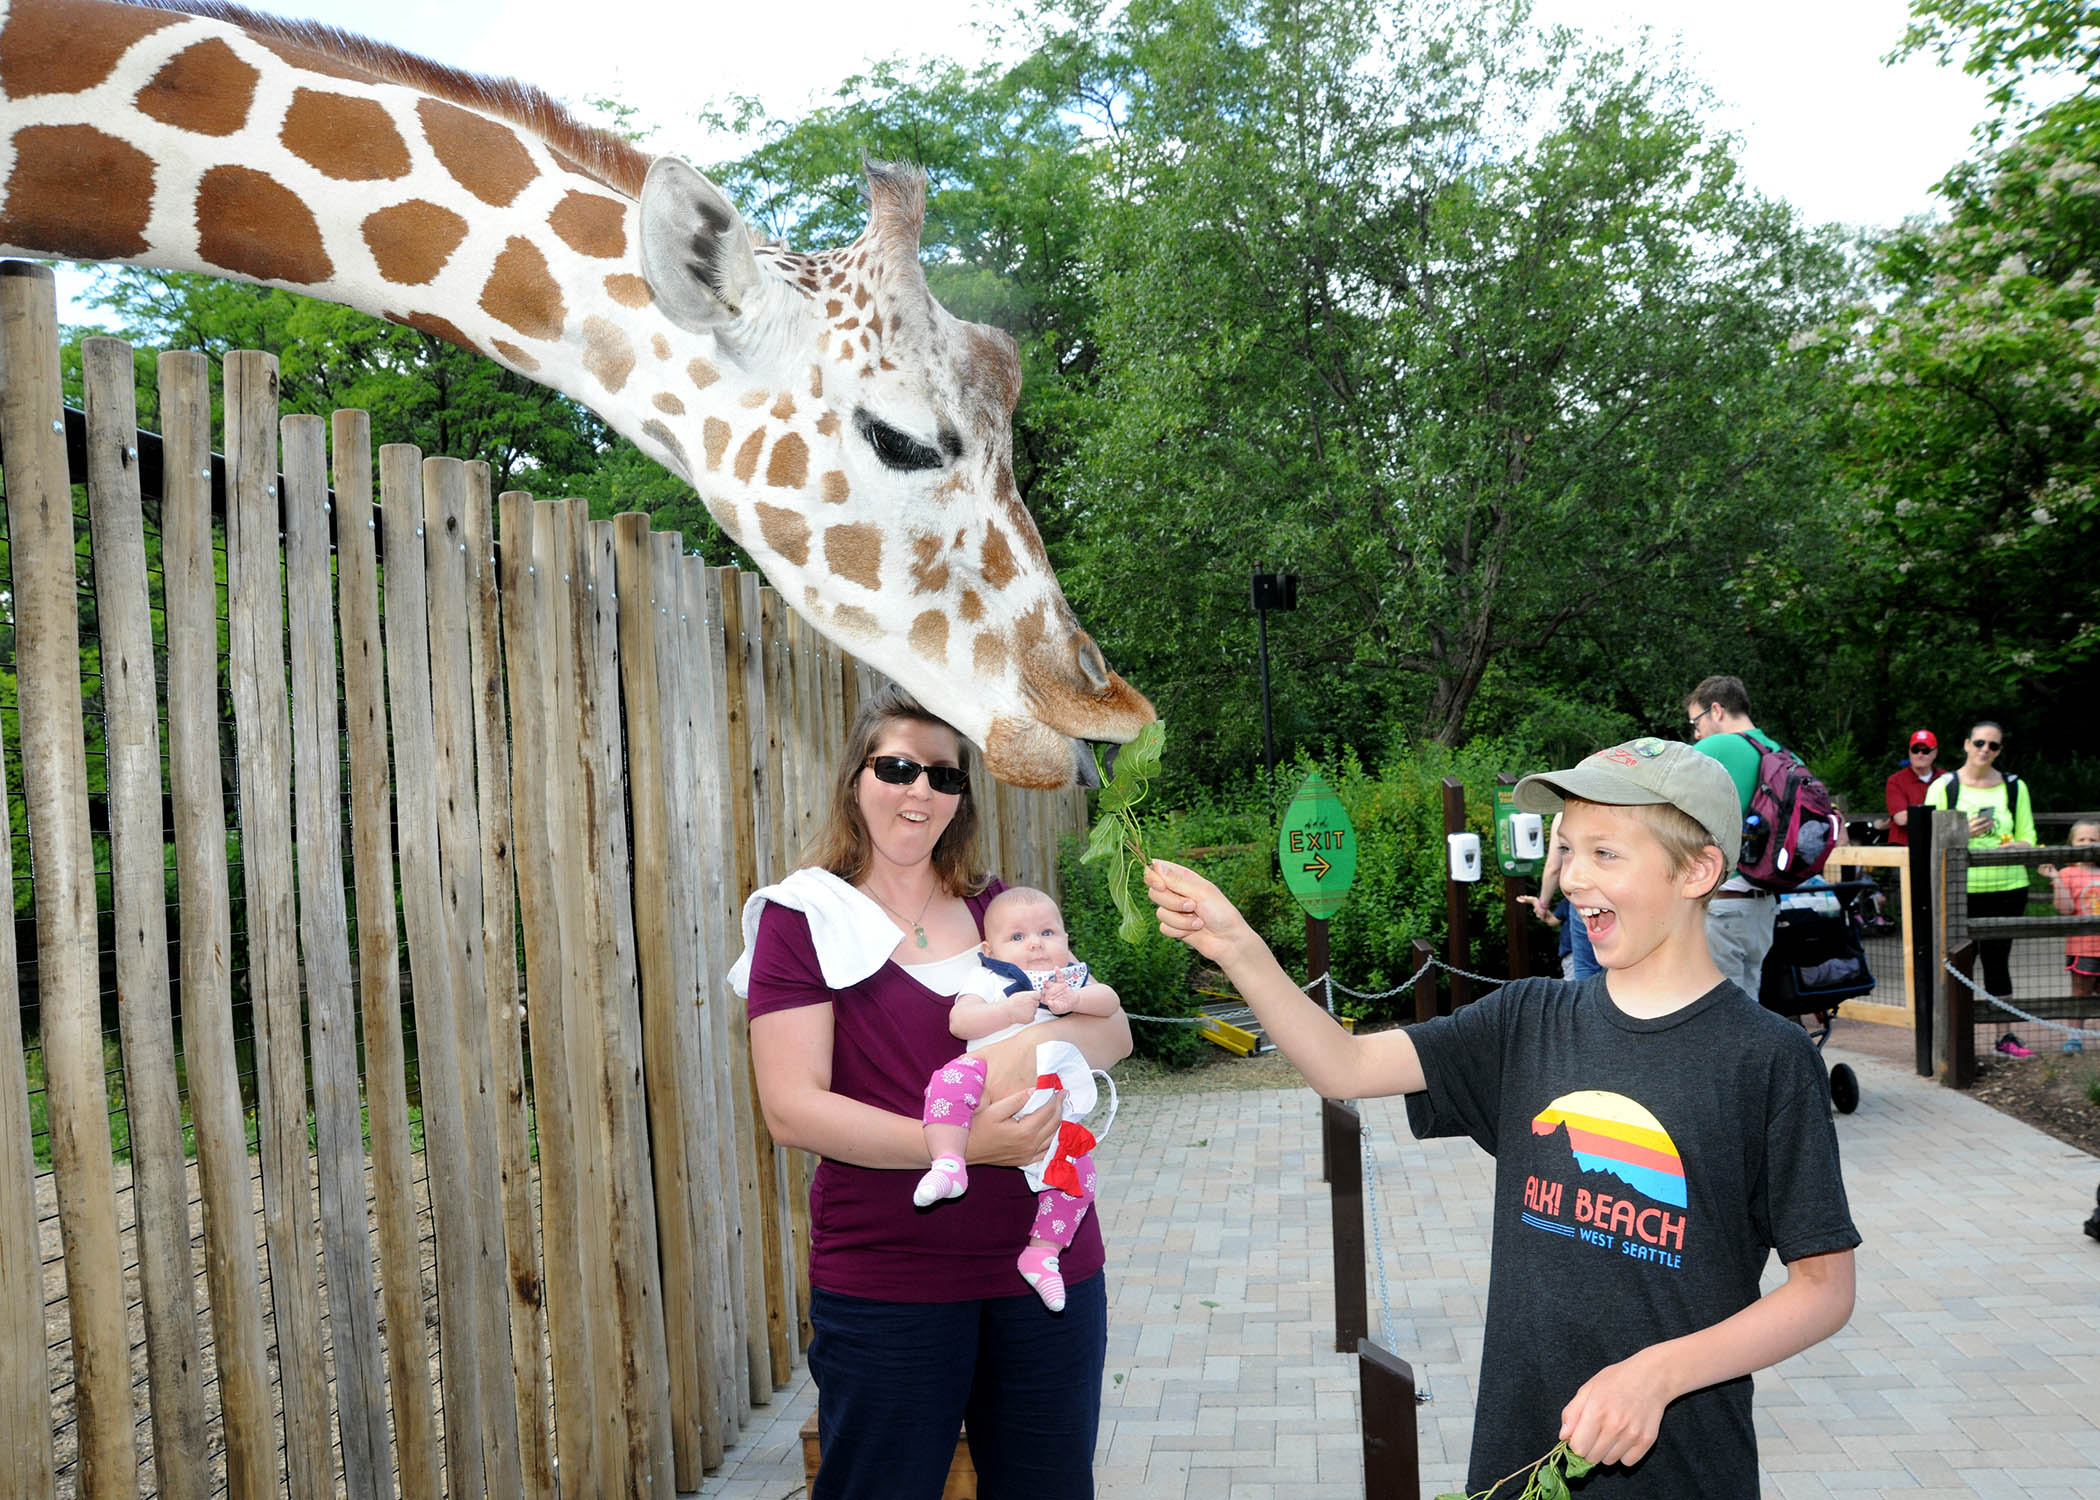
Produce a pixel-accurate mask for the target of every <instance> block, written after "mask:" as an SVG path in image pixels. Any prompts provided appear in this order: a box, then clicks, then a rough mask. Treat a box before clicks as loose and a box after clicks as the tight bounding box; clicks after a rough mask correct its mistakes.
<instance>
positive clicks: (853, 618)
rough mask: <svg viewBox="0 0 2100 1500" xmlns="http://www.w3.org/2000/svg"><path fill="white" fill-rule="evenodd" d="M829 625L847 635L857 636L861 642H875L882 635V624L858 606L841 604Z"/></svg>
mask: <svg viewBox="0 0 2100 1500" xmlns="http://www.w3.org/2000/svg"><path fill="white" fill-rule="evenodd" d="M831 623H832V624H834V625H836V626H837V627H838V628H839V629H840V630H842V631H844V632H845V633H846V634H847V635H852V636H859V637H860V638H861V639H863V640H870V641H872V640H876V639H878V638H879V637H880V636H881V635H882V622H881V621H879V620H877V619H876V618H875V617H874V616H873V615H871V614H869V613H868V612H867V611H866V610H864V609H862V608H861V607H860V606H859V605H858V604H841V605H840V606H839V607H838V611H837V613H835V614H833V615H832V617H831Z"/></svg>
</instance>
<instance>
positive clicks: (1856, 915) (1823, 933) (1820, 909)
mask: <svg viewBox="0 0 2100 1500" xmlns="http://www.w3.org/2000/svg"><path fill="white" fill-rule="evenodd" d="M1874 889H1875V887H1874V882H1873V881H1871V880H1841V881H1838V882H1837V883H1836V884H1832V883H1830V882H1829V881H1825V880H1822V879H1815V880H1810V881H1807V882H1805V883H1803V884H1802V885H1801V886H1800V888H1799V889H1797V890H1792V891H1788V892H1786V893H1785V894H1784V895H1782V896H1780V898H1779V912H1778V916H1777V918H1776V919H1775V920H1774V922H1773V927H1772V951H1771V952H1769V953H1767V954H1766V955H1765V968H1764V973H1763V974H1762V975H1761V976H1760V983H1759V991H1758V997H1757V998H1758V1001H1759V1003H1760V1004H1762V1005H1763V1006H1764V1008H1765V1009H1766V1010H1770V1011H1777V1012H1778V1013H1779V1014H1780V1015H1782V1016H1793V1017H1796V1018H1800V1017H1804V1016H1808V1017H1813V1018H1814V1021H1815V1024H1814V1025H1813V1026H1810V1027H1809V1032H1808V1036H1809V1040H1810V1041H1812V1042H1814V1043H1815V1044H1816V1051H1817V1052H1819V1053H1820V1052H1821V1051H1822V1050H1823V1043H1824V1042H1825V1041H1826V1040H1827V1039H1828V1038H1829V1036H1830V1023H1831V1020H1832V1018H1833V1017H1835V1016H1836V1015H1837V1008H1838V1004H1839V1002H1841V1001H1844V1000H1849V999H1852V998H1854V997H1855V996H1859V995H1865V994H1869V993H1871V992H1872V991H1873V988H1874V976H1873V974H1872V973H1871V972H1870V971H1869V970H1868V968H1867V955H1866V950H1865V949H1864V948H1862V947H1861V946H1860V941H1859V924H1860V922H1861V921H1862V920H1863V909H1864V907H1865V905H1866V903H1867V902H1869V901H1870V900H1871V899H1872V897H1873V893H1874ZM1829 1075H1830V1102H1831V1103H1832V1104H1833V1105H1835V1106H1836V1107H1837V1112H1838V1113H1839V1114H1841V1115H1849V1114H1851V1113H1852V1111H1853V1110H1855V1109H1857V1108H1859V1078H1858V1076H1857V1075H1856V1074H1854V1073H1853V1071H1852V1069H1851V1068H1849V1067H1847V1066H1846V1065H1845V1064H1844V1063H1839V1064H1837V1065H1836V1066H1835V1067H1833V1068H1831V1069H1830V1070H1829Z"/></svg>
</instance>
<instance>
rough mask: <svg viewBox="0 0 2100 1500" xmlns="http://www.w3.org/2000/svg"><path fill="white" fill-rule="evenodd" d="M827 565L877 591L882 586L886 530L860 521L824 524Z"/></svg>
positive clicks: (832, 569) (825, 561)
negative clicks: (858, 522) (847, 524)
mask: <svg viewBox="0 0 2100 1500" xmlns="http://www.w3.org/2000/svg"><path fill="white" fill-rule="evenodd" d="M824 566H825V567H827V568H829V569H831V571H832V572H834V573H836V574H837V575H838V576H839V577H841V578H845V579H849V580H851V581H852V582H854V583H857V584H859V585H860V586H861V587H862V588H864V589H866V590H868V591H869V592H870V593H874V592H876V591H878V590H879V589H881V587H882V532H881V530H880V529H879V528H877V527H874V526H870V525H866V524H857V525H852V526H827V527H825V528H824Z"/></svg>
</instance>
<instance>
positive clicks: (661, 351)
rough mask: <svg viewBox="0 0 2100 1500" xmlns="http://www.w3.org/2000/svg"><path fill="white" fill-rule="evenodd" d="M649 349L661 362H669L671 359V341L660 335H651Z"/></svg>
mask: <svg viewBox="0 0 2100 1500" xmlns="http://www.w3.org/2000/svg"><path fill="white" fill-rule="evenodd" d="M649 349H650V352H651V353H653V354H655V356H656V357H657V359H658V361H659V362H668V361H669V360H670V358H671V341H670V340H669V339H667V338H665V337H664V336H663V335H662V334H660V333H652V334H651V335H649Z"/></svg>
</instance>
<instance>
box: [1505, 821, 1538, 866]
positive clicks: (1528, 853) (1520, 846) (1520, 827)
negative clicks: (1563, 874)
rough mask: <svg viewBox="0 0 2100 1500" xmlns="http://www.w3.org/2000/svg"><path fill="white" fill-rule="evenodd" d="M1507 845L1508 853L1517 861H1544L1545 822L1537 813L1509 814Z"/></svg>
mask: <svg viewBox="0 0 2100 1500" xmlns="http://www.w3.org/2000/svg"><path fill="white" fill-rule="evenodd" d="M1509 843H1510V852H1511V853H1512V854H1513V855H1515V856H1516V857H1517V858H1518V859H1544V858H1545V857H1546V820H1545V819H1544V818H1543V817H1541V816H1539V814H1537V813H1526V812H1520V813H1511V814H1510V816H1509Z"/></svg>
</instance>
